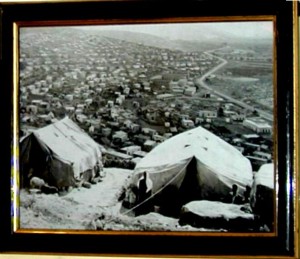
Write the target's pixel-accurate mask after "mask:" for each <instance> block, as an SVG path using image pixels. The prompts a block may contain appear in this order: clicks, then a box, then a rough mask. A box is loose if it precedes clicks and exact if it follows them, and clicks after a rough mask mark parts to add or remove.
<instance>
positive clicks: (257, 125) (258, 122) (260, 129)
mask: <svg viewBox="0 0 300 259" xmlns="http://www.w3.org/2000/svg"><path fill="white" fill-rule="evenodd" d="M243 125H244V126H245V127H246V128H249V129H251V130H253V131H254V132H256V133H264V134H269V133H271V132H272V126H270V125H269V124H268V123H267V122H266V121H265V120H264V119H262V118H259V117H255V118H249V119H245V120H244V121H243Z"/></svg>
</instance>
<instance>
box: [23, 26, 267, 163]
mask: <svg viewBox="0 0 300 259" xmlns="http://www.w3.org/2000/svg"><path fill="white" fill-rule="evenodd" d="M20 35H21V39H20V40H21V48H20V122H21V134H23V135H25V134H27V133H29V132H30V131H32V130H34V129H35V128H38V127H42V126H45V125H47V124H50V123H53V122H55V121H56V120H58V119H61V118H63V117H65V116H69V117H70V118H72V119H73V120H74V121H75V122H77V123H78V124H79V125H80V126H81V127H82V128H83V129H84V130H86V131H87V132H88V133H89V134H90V135H91V136H92V137H93V138H94V139H95V140H96V141H97V142H98V143H100V144H101V145H103V146H104V147H105V148H106V155H105V164H106V166H121V167H125V168H133V167H134V166H135V164H136V163H137V162H138V161H139V160H140V159H141V158H142V157H144V156H145V155H146V154H147V153H148V152H149V151H151V150H152V149H153V148H154V147H155V146H156V145H158V144H159V143H161V142H163V141H164V140H166V139H168V138H170V137H172V136H174V135H176V134H178V133H181V132H183V131H185V130H187V129H192V128H194V127H196V126H199V125H201V126H203V127H206V128H208V129H210V130H212V131H213V132H214V133H215V134H216V135H218V136H220V137H222V138H224V139H225V140H226V141H227V142H229V143H231V144H232V145H234V146H235V147H236V148H238V149H239V150H240V151H241V152H242V153H243V154H245V155H246V156H247V157H249V159H250V160H251V161H252V162H253V165H254V166H255V168H256V165H257V166H259V165H261V164H264V163H267V162H269V161H270V160H272V155H271V154H272V127H271V126H270V124H269V123H268V122H266V121H263V120H262V119H261V118H259V117H258V116H255V114H253V113H252V112H251V111H245V110H244V109H242V108H240V107H237V106H236V105H233V104H232V103H228V102H226V100H224V99H222V98H219V97H218V96H214V95H212V94H210V93H207V92H206V91H204V90H202V89H198V88H197V86H196V84H195V83H194V81H195V79H196V78H199V77H200V76H201V75H203V74H204V73H206V72H207V71H209V70H210V69H212V68H213V67H215V66H216V65H218V63H219V62H220V61H219V60H218V59H216V58H213V57H212V56H211V55H210V56H208V55H205V53H197V52H182V51H176V50H168V49H160V48H154V47H149V46H145V45H141V44H136V43H130V42H126V41H121V40H117V39H112V38H108V37H101V36H97V37H96V36H92V35H90V34H84V33H83V34H80V33H78V35H77V34H74V33H73V34H72V41H70V40H69V38H68V32H66V33H53V32H51V31H49V32H48V33H44V32H40V31H37V32H36V33H35V34H33V33H32V32H31V33H21V34H20ZM220 125H221V126H220ZM232 127H236V128H235V130H229V129H228V128H231V129H232ZM240 129H242V130H240Z"/></svg>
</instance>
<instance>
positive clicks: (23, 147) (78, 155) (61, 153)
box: [20, 118, 102, 188]
mask: <svg viewBox="0 0 300 259" xmlns="http://www.w3.org/2000/svg"><path fill="white" fill-rule="evenodd" d="M101 159H102V156H101V151H100V146H99V145H98V144H97V143H96V142H95V141H94V140H93V139H92V138H91V137H90V136H89V135H88V134H87V133H85V132H84V131H83V130H82V129H81V128H80V127H79V126H78V125H77V124H75V123H74V122H73V121H72V120H71V119H69V118H64V119H62V120H60V121H58V122H55V123H53V124H51V125H48V126H46V127H43V128H41V129H38V130H36V131H34V132H32V133H31V134H29V135H28V136H25V137H24V138H23V139H22V140H21V141H20V174H21V177H20V178H21V186H22V187H24V186H28V184H29V179H30V178H31V177H33V176H37V177H39V178H41V179H43V180H44V181H45V182H46V183H47V184H48V185H51V186H55V187H58V188H61V187H67V186H74V184H75V179H80V178H81V177H82V176H83V175H84V173H85V172H88V171H91V172H93V170H94V168H95V166H96V164H97V162H101Z"/></svg>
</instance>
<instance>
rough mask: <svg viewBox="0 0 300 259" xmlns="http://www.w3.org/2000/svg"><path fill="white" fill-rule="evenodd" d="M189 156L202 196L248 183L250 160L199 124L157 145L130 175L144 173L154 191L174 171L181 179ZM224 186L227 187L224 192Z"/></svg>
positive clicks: (250, 177) (173, 174)
mask: <svg viewBox="0 0 300 259" xmlns="http://www.w3.org/2000/svg"><path fill="white" fill-rule="evenodd" d="M193 158H195V159H196V161H197V178H198V179H197V180H198V183H199V185H200V186H201V190H202V192H203V198H205V193H211V191H215V192H225V191H226V192H227V191H228V188H229V189H230V188H231V187H232V184H237V185H238V186H239V187H240V191H243V190H244V188H245V187H246V185H249V186H251V185H252V181H253V173H252V167H251V163H250V161H249V160H248V159H247V158H246V157H244V156H243V155H242V154H241V153H240V152H239V151H238V150H237V149H236V148H234V147H233V146H231V145H230V144H228V143H227V142H225V141H224V140H222V139H221V138H219V137H218V136H216V135H214V134H213V133H211V132H209V131H208V130H206V129H204V128H202V127H201V126H199V127H197V128H195V129H192V130H189V131H186V132H184V133H181V134H178V135H176V136H174V137H172V138H170V139H168V140H166V141H165V142H163V143H162V144H160V145H158V146H157V147H156V148H154V149H153V150H152V151H151V152H149V153H148V155H147V156H145V157H144V158H143V159H142V160H141V161H140V162H139V163H138V164H137V166H136V168H135V171H134V174H135V175H137V176H138V175H140V174H141V173H142V172H144V171H146V172H148V173H149V174H150V178H151V180H152V181H153V183H154V184H153V186H154V187H153V188H154V190H153V191H154V192H155V191H156V190H158V189H159V188H161V187H162V186H164V185H166V181H168V180H170V179H172V177H176V178H177V177H179V176H177V174H178V173H182V175H183V176H180V177H181V178H183V177H184V174H185V172H186V167H187V166H188V164H189V162H190V161H191V160H192V159H193ZM178 184H180V183H179V182H178ZM224 186H226V187H227V188H226V190H225V191H224V190H223V189H224ZM208 190H210V191H208ZM222 190H223V191H222Z"/></svg>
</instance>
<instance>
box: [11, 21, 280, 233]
mask: <svg viewBox="0 0 300 259" xmlns="http://www.w3.org/2000/svg"><path fill="white" fill-rule="evenodd" d="M274 35H275V34H274V21H273V20H272V19H265V20H253V21H251V20H250V21H249V20H247V21H243V20H228V21H211V22H207V21H194V22H192V21H190V22H169V23H166V22H157V23H139V24H93V25H83V24H74V25H68V26H65V25H51V26H44V25H43V26H20V27H19V39H18V51H19V53H18V67H19V75H18V78H19V93H18V97H19V99H18V106H19V112H18V117H19V118H18V121H19V133H18V135H19V155H20V158H19V180H20V187H19V202H17V203H15V204H19V208H18V212H19V228H20V229H21V230H23V229H25V230H26V229H27V230H32V229H38V230H46V231H51V230H82V231H92V232H94V231H99V232H100V233H101V231H118V232H120V231H126V232H128V231H129V232H135V231H143V232H145V231H147V232H153V231H155V232H174V233H175V232H177V233H178V232H179V233H183V232H190V233H193V234H194V233H196V234H197V233H205V232H210V233H220V232H222V233H227V232H228V233H270V234H271V233H274V232H275V231H276V228H277V226H276V178H277V177H276V159H277V158H276V154H277V151H276V146H275V145H274V143H276V135H277V133H276V129H277V125H276V119H275V116H274V114H276V111H275V108H276V102H275V100H276V98H275V97H276V91H275V90H274V89H276V87H275V86H276V80H275V79H276V77H275V75H276V63H275V61H276V46H275V43H274V42H275V40H274V37H275V36H274Z"/></svg>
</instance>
